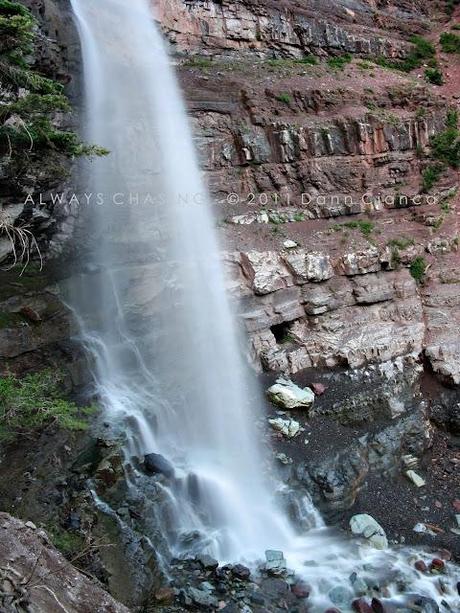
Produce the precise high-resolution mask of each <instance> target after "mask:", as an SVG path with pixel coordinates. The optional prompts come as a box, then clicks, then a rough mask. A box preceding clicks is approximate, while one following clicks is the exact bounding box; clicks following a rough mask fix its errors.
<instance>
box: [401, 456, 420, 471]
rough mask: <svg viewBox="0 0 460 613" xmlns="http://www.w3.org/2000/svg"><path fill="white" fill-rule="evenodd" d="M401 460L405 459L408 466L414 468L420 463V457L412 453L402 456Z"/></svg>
mask: <svg viewBox="0 0 460 613" xmlns="http://www.w3.org/2000/svg"><path fill="white" fill-rule="evenodd" d="M401 460H402V461H403V463H404V465H405V466H406V468H410V469H412V468H415V467H416V466H417V465H418V458H416V457H415V456H413V455H410V454H408V455H403V456H401Z"/></svg>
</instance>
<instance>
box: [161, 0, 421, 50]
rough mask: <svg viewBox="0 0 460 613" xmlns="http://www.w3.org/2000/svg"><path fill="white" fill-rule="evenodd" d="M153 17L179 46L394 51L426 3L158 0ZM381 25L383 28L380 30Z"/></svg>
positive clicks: (418, 23)
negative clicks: (156, 18) (383, 30)
mask: <svg viewBox="0 0 460 613" xmlns="http://www.w3.org/2000/svg"><path fill="white" fill-rule="evenodd" d="M153 4H154V7H155V9H156V12H157V16H158V19H159V20H160V21H161V23H162V24H163V25H164V26H165V29H166V30H167V32H168V34H169V38H170V40H171V42H172V43H173V44H174V45H175V46H176V48H177V49H178V51H180V52H183V53H188V54H193V53H197V52H205V53H206V54H208V55H227V56H238V57H241V54H244V53H248V54H254V53H256V54H259V55H265V54H273V52H278V53H281V54H286V55H291V56H294V57H298V56H300V55H301V54H302V53H304V52H307V53H311V52H316V51H319V52H323V53H324V51H325V50H326V51H328V52H329V51H332V52H344V51H347V52H350V53H358V54H374V55H388V56H396V55H399V54H400V53H402V51H403V49H404V47H405V43H404V40H403V39H402V38H401V35H402V34H404V33H406V32H407V31H408V30H410V31H412V30H413V29H414V28H415V29H420V30H422V29H424V28H426V27H427V12H426V6H425V5H426V3H424V2H405V3H400V2H398V3H396V2H389V3H384V4H383V6H382V4H381V3H379V4H380V6H378V3H375V2H366V1H359V0H358V1H354V2H349V1H347V0H341V1H339V2H333V3H332V2H327V1H325V0H308V1H304V2H302V1H299V0H282V1H281V2H280V1H276V0H237V1H234V0H233V1H232V0H159V2H154V3H153ZM382 28H387V31H386V32H385V35H382V31H381V30H382Z"/></svg>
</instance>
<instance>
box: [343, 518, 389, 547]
mask: <svg viewBox="0 0 460 613" xmlns="http://www.w3.org/2000/svg"><path fill="white" fill-rule="evenodd" d="M350 528H351V531H352V533H353V534H356V535H359V536H363V537H364V538H365V539H367V540H368V541H369V544H370V545H372V546H373V547H375V549H386V548H387V547H388V540H387V537H386V534H385V530H384V529H383V528H382V526H381V525H380V524H379V523H378V522H377V521H376V520H375V519H374V518H373V517H372V516H371V515H368V514H367V513H361V514H359V515H353V517H352V518H351V519H350Z"/></svg>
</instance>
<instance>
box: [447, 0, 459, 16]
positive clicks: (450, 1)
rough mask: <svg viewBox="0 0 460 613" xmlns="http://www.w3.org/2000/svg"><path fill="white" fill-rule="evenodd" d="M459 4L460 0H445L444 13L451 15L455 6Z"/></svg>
mask: <svg viewBox="0 0 460 613" xmlns="http://www.w3.org/2000/svg"><path fill="white" fill-rule="evenodd" d="M459 4H460V0H447V2H446V13H447V14H448V15H452V14H453V12H454V11H455V7H456V6H458V5H459Z"/></svg>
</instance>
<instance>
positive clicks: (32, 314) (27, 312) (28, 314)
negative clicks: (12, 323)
mask: <svg viewBox="0 0 460 613" xmlns="http://www.w3.org/2000/svg"><path fill="white" fill-rule="evenodd" d="M19 312H20V313H21V315H23V316H24V317H25V318H26V319H28V320H29V321H32V322H33V323H39V322H40V321H43V320H42V318H41V315H40V314H39V313H37V311H35V310H34V309H33V308H32V307H29V306H23V307H21V308H20V310H19Z"/></svg>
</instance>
